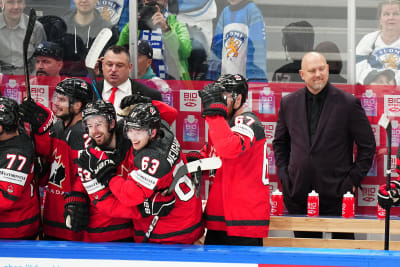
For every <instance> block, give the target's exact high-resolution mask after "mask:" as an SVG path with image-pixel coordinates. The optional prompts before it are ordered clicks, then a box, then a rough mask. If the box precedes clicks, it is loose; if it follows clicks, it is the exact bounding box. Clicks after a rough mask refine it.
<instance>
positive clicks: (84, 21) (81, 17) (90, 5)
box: [64, 0, 111, 49]
mask: <svg viewBox="0 0 400 267" xmlns="http://www.w3.org/2000/svg"><path fill="white" fill-rule="evenodd" d="M97 1H98V0H74V3H75V6H76V9H75V10H72V11H71V12H69V13H67V14H66V15H65V16H64V20H65V23H66V24H67V33H70V34H73V35H74V37H75V38H81V39H82V41H83V43H84V44H85V46H86V49H89V48H90V46H91V43H92V42H93V40H94V38H96V36H97V34H98V33H99V32H100V31H101V30H102V29H103V28H111V23H110V22H107V21H106V20H105V19H104V18H103V17H102V16H101V15H100V13H99V11H98V10H97V9H95V5H96V3H97ZM70 45H75V46H76V41H75V42H74V43H72V44H70Z"/></svg>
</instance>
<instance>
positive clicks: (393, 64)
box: [370, 47, 400, 69]
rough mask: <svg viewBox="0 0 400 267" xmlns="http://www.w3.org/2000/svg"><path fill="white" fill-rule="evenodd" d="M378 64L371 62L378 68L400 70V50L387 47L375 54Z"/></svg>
mask: <svg viewBox="0 0 400 267" xmlns="http://www.w3.org/2000/svg"><path fill="white" fill-rule="evenodd" d="M373 56H374V57H375V61H376V62H370V64H371V65H373V66H374V67H376V68H383V69H388V68H392V69H399V68H400V49H398V48H394V47H385V48H382V49H379V50H377V51H375V52H374V53H373Z"/></svg>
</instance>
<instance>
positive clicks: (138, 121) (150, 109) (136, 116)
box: [124, 103, 161, 132]
mask: <svg viewBox="0 0 400 267" xmlns="http://www.w3.org/2000/svg"><path fill="white" fill-rule="evenodd" d="M160 125H161V117H160V112H159V111H158V109H157V108H156V107H155V106H153V105H152V104H151V103H139V104H137V105H136V106H135V107H134V108H133V109H132V110H131V111H130V112H129V115H128V116H126V117H124V132H126V131H127V130H128V129H129V128H131V129H137V130H139V129H149V130H152V129H157V130H158V129H160Z"/></svg>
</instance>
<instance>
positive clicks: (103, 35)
mask: <svg viewBox="0 0 400 267" xmlns="http://www.w3.org/2000/svg"><path fill="white" fill-rule="evenodd" d="M111 36H112V31H111V30H110V29H109V28H103V29H102V30H101V31H100V32H99V34H98V35H97V36H96V39H94V42H93V44H92V46H91V47H90V50H89V52H88V54H87V56H86V58H85V66H86V68H87V70H88V73H89V77H90V80H91V81H92V85H93V88H94V92H95V93H96V95H97V99H101V96H100V94H99V91H98V90H97V84H96V75H95V73H94V68H95V66H96V63H97V59H98V58H99V57H100V54H101V51H103V49H104V47H105V46H106V44H107V42H108V41H109V40H110V38H111Z"/></svg>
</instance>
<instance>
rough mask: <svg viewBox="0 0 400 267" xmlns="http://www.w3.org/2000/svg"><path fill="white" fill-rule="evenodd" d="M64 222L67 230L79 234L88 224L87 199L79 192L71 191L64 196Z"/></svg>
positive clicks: (88, 202)
mask: <svg viewBox="0 0 400 267" xmlns="http://www.w3.org/2000/svg"><path fill="white" fill-rule="evenodd" d="M64 201H65V204H64V220H65V225H66V226H67V228H69V229H71V230H72V231H74V232H80V231H82V230H85V229H86V228H87V225H88V223H89V217H90V213H89V204H90V199H89V197H88V196H87V195H86V194H84V193H81V192H77V191H72V192H70V193H66V194H64Z"/></svg>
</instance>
